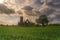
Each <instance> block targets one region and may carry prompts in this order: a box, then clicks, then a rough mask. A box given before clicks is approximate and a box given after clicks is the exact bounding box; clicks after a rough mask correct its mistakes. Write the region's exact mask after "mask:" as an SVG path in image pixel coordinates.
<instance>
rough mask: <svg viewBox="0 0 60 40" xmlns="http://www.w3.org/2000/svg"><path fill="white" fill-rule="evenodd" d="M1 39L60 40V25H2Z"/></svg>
mask: <svg viewBox="0 0 60 40" xmlns="http://www.w3.org/2000/svg"><path fill="white" fill-rule="evenodd" d="M0 40H60V26H47V27H17V26H16V27H13V26H10V27H6V26H0Z"/></svg>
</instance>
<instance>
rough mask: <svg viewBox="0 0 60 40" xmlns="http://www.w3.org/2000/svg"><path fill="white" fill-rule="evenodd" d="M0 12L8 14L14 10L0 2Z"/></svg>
mask: <svg viewBox="0 0 60 40" xmlns="http://www.w3.org/2000/svg"><path fill="white" fill-rule="evenodd" d="M0 13H6V14H10V13H14V10H13V9H9V8H7V6H5V5H4V4H0Z"/></svg>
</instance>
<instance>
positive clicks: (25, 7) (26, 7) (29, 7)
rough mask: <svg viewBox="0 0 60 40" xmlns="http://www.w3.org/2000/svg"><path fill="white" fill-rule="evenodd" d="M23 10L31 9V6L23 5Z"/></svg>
mask: <svg viewBox="0 0 60 40" xmlns="http://www.w3.org/2000/svg"><path fill="white" fill-rule="evenodd" d="M22 9H24V10H27V11H32V9H33V8H32V7H31V6H24V8H22Z"/></svg>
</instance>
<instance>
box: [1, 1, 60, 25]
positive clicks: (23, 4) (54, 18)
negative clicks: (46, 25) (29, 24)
mask: <svg viewBox="0 0 60 40" xmlns="http://www.w3.org/2000/svg"><path fill="white" fill-rule="evenodd" d="M2 1H3V2H2ZM41 14H45V15H47V16H48V19H49V20H50V23H60V0H0V24H5V25H6V24H9V25H13V24H14V25H16V24H17V23H18V22H19V16H23V17H24V19H29V20H30V21H33V22H35V21H34V20H35V19H36V18H37V17H38V16H40V15H41ZM32 19H34V20H32Z"/></svg>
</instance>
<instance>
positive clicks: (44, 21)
mask: <svg viewBox="0 0 60 40" xmlns="http://www.w3.org/2000/svg"><path fill="white" fill-rule="evenodd" d="M36 22H37V24H42V26H45V25H48V22H49V21H48V18H47V16H46V15H41V16H39V18H38V19H36Z"/></svg>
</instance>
